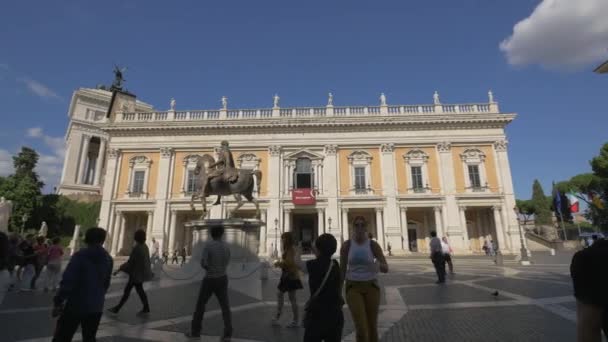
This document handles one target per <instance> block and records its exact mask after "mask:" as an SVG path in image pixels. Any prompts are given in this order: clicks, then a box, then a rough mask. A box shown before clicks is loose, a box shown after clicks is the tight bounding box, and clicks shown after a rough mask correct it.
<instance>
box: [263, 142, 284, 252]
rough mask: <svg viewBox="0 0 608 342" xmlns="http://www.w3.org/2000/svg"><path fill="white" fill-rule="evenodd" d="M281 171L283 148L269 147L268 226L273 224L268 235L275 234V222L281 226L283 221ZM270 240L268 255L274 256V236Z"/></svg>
mask: <svg viewBox="0 0 608 342" xmlns="http://www.w3.org/2000/svg"><path fill="white" fill-rule="evenodd" d="M281 171H282V170H281V146H278V145H271V146H268V176H264V177H268V178H267V179H269V180H270V181H269V182H268V194H267V196H268V199H269V203H268V204H269V206H268V210H267V212H266V216H267V220H268V221H270V222H268V221H266V224H267V225H268V224H271V227H269V229H270V231H268V235H271V234H274V232H275V229H274V228H275V224H274V220H275V219H276V220H279V223H278V224H281V220H282V219H283V215H282V212H281V204H280V201H279V198H280V197H281V184H283V183H284V182H283V178H282V177H283V172H281ZM279 227H280V226H279ZM277 232H278V231H277ZM269 240H270V241H268V243H267V246H268V249H267V250H268V253H269V254H271V255H272V254H273V253H274V243H275V241H274V240H275V238H274V235H273V238H272V239H269ZM270 244H272V246H270ZM277 248H278V247H277Z"/></svg>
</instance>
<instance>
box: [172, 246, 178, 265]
mask: <svg viewBox="0 0 608 342" xmlns="http://www.w3.org/2000/svg"><path fill="white" fill-rule="evenodd" d="M177 253H178V251H177V249H176V250H174V251H173V257H172V258H171V263H172V264H177V263H179V259H178V257H177Z"/></svg>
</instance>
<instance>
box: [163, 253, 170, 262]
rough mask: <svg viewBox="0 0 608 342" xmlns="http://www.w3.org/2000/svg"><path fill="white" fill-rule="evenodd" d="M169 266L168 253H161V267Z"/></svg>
mask: <svg viewBox="0 0 608 342" xmlns="http://www.w3.org/2000/svg"><path fill="white" fill-rule="evenodd" d="M168 264H169V252H167V251H164V252H163V265H168Z"/></svg>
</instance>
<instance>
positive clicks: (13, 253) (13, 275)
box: [7, 233, 22, 291]
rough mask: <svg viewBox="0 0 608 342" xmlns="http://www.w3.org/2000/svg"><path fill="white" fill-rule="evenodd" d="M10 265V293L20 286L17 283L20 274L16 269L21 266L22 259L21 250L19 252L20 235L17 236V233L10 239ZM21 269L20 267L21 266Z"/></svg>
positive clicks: (8, 268) (8, 266)
mask: <svg viewBox="0 0 608 342" xmlns="http://www.w3.org/2000/svg"><path fill="white" fill-rule="evenodd" d="M8 244H9V245H8V265H7V270H8V272H9V274H10V285H9V291H10V290H13V289H14V287H15V286H16V285H18V283H17V281H18V278H19V277H18V276H17V274H18V272H17V271H16V270H15V267H17V266H18V265H21V263H22V262H21V260H20V259H21V257H20V254H21V252H20V250H19V235H17V234H16V233H13V234H11V235H10V236H9V238H8ZM19 268H20V266H19Z"/></svg>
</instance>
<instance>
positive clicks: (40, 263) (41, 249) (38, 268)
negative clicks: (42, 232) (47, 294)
mask: <svg viewBox="0 0 608 342" xmlns="http://www.w3.org/2000/svg"><path fill="white" fill-rule="evenodd" d="M48 250H49V249H48V245H47V244H46V239H45V237H44V236H38V237H36V243H35V244H34V253H35V254H36V260H35V263H34V271H35V273H34V277H33V278H32V283H31V288H32V290H35V289H36V282H37V281H38V278H40V274H42V271H43V270H44V267H45V266H46V262H47V257H48Z"/></svg>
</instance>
